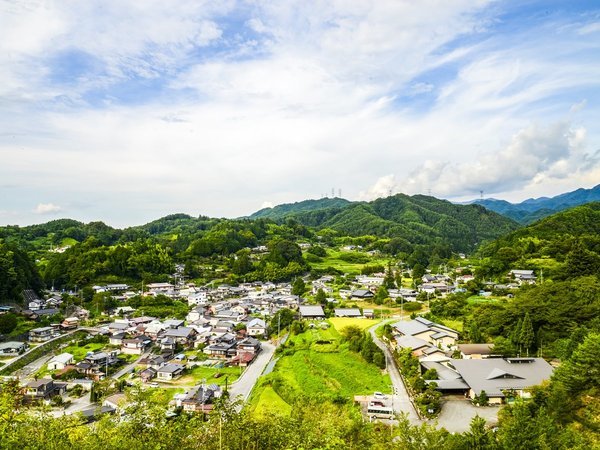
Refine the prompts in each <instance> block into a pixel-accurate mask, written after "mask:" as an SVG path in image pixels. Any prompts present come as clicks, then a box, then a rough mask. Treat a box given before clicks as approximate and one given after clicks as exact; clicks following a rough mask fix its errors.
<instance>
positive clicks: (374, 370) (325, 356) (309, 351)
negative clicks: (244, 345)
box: [250, 321, 390, 414]
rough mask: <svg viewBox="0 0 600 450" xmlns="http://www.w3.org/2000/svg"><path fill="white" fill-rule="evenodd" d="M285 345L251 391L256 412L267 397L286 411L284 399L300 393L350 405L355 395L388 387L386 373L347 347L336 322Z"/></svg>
mask: <svg viewBox="0 0 600 450" xmlns="http://www.w3.org/2000/svg"><path fill="white" fill-rule="evenodd" d="M371 322H372V323H371V325H372V324H373V323H375V321H371ZM286 347H287V349H286V350H284V352H283V354H282V355H281V356H280V358H279V360H278V361H277V364H276V365H275V369H274V370H273V372H272V373H271V374H269V375H267V376H265V377H264V378H263V379H261V380H260V381H259V383H258V384H257V386H256V389H255V391H254V392H253V395H252V397H251V399H250V408H252V410H253V411H254V412H255V413H256V414H264V413H265V412H266V411H267V409H266V408H267V405H268V404H269V402H270V401H272V402H274V403H275V405H276V408H279V409H282V411H287V408H286V407H285V406H284V405H283V403H285V404H287V405H288V406H289V407H291V405H293V403H294V402H295V400H296V399H298V398H299V397H300V396H303V395H307V396H309V397H312V398H319V399H320V400H321V401H332V400H337V399H341V398H343V399H345V400H346V402H347V404H349V405H350V404H351V403H352V398H353V396H354V395H361V394H369V393H372V392H374V391H382V392H387V391H389V390H390V389H389V386H390V379H389V376H388V375H386V374H384V373H383V372H382V371H381V370H380V369H379V368H378V367H377V366H375V365H374V364H369V363H367V362H366V361H365V360H364V359H363V358H362V356H360V355H359V354H357V353H354V352H351V351H349V350H348V348H347V345H346V344H344V343H342V342H341V336H340V334H339V332H338V331H337V330H336V328H335V326H331V327H329V328H328V329H320V328H313V329H309V330H307V331H306V332H304V333H302V334H300V335H297V336H292V337H291V338H290V340H289V341H288V344H286ZM271 391H272V392H271ZM275 395H276V397H275ZM282 402H283V403H282Z"/></svg>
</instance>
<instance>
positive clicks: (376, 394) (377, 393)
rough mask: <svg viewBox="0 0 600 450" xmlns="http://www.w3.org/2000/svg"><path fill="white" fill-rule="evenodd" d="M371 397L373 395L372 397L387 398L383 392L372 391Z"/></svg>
mask: <svg viewBox="0 0 600 450" xmlns="http://www.w3.org/2000/svg"><path fill="white" fill-rule="evenodd" d="M373 397H374V398H378V399H380V400H385V399H386V398H387V397H386V396H385V395H384V394H383V393H381V392H374V393H373Z"/></svg>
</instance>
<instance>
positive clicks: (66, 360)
mask: <svg viewBox="0 0 600 450" xmlns="http://www.w3.org/2000/svg"><path fill="white" fill-rule="evenodd" d="M72 362H73V355H71V354H70V353H61V354H60V355H56V356H55V357H53V358H52V359H51V360H50V361H49V362H48V370H63V369H64V368H65V367H66V366H68V365H69V364H71V363H72Z"/></svg>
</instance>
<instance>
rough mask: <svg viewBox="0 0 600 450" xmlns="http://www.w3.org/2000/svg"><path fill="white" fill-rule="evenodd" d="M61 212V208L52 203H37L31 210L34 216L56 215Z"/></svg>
mask: <svg viewBox="0 0 600 450" xmlns="http://www.w3.org/2000/svg"><path fill="white" fill-rule="evenodd" d="M61 211H62V208H61V207H60V206H58V205H55V204H54V203H38V205H37V206H36V207H35V209H34V210H33V212H34V213H36V214H56V213H59V212H61Z"/></svg>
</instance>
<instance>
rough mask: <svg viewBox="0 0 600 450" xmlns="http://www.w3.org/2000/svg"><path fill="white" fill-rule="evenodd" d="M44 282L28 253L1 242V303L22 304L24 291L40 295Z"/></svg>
mask: <svg viewBox="0 0 600 450" xmlns="http://www.w3.org/2000/svg"><path fill="white" fill-rule="evenodd" d="M42 284H43V283H42V280H41V278H40V275H39V273H38V271H37V268H36V266H35V264H34V262H33V261H32V260H31V259H30V258H29V256H28V255H27V253H26V252H24V251H22V250H20V249H19V248H17V247H16V246H14V245H9V244H5V243H2V241H0V301H3V302H5V301H8V302H16V303H20V302H21V301H22V300H23V296H22V292H23V290H24V289H33V290H34V291H37V292H38V293H39V291H40V289H41V288H42Z"/></svg>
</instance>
